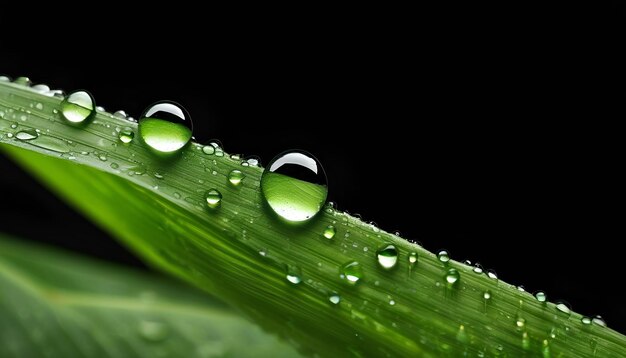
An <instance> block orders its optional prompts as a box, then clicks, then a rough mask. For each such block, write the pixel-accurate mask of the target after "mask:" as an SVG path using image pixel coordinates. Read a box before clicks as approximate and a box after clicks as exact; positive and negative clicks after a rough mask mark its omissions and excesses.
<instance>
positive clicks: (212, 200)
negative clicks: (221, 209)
mask: <svg viewBox="0 0 626 358" xmlns="http://www.w3.org/2000/svg"><path fill="white" fill-rule="evenodd" d="M204 198H205V199H206V203H207V206H208V207H209V208H211V209H215V208H217V207H218V206H220V204H221V203H222V193H220V192H219V190H217V189H211V190H208V191H207V192H206V194H205V195H204Z"/></svg>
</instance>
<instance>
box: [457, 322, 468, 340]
mask: <svg viewBox="0 0 626 358" xmlns="http://www.w3.org/2000/svg"><path fill="white" fill-rule="evenodd" d="M456 339H457V340H458V341H459V342H461V343H467V342H469V337H468V336H467V332H466V331H465V326H464V325H460V326H459V331H458V332H457V333H456Z"/></svg>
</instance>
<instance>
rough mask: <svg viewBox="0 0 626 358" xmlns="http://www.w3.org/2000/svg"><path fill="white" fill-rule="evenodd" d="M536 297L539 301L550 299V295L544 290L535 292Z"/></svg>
mask: <svg viewBox="0 0 626 358" xmlns="http://www.w3.org/2000/svg"><path fill="white" fill-rule="evenodd" d="M535 298H536V299H537V301H539V302H546V300H547V299H548V295H546V293H545V292H543V291H537V292H536V293H535Z"/></svg>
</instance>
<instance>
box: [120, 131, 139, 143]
mask: <svg viewBox="0 0 626 358" xmlns="http://www.w3.org/2000/svg"><path fill="white" fill-rule="evenodd" d="M118 136H119V138H120V142H122V143H124V144H128V143H130V142H132V141H133V138H135V132H133V131H132V130H130V129H123V130H121V131H120V133H119V135H118Z"/></svg>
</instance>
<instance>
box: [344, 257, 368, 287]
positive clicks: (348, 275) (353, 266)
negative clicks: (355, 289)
mask: <svg viewBox="0 0 626 358" xmlns="http://www.w3.org/2000/svg"><path fill="white" fill-rule="evenodd" d="M340 277H341V278H343V279H344V280H345V281H346V282H348V283H349V284H351V285H355V284H356V283H357V282H359V280H360V279H361V278H362V277H363V269H362V268H361V264H359V263H358V262H356V261H350V262H348V263H347V264H345V265H343V266H342V267H341V274H340Z"/></svg>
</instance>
